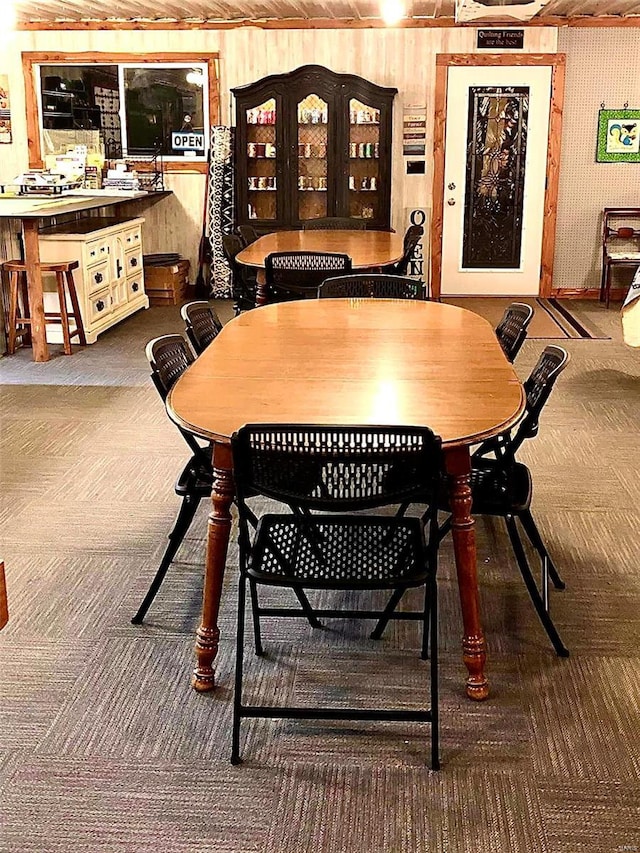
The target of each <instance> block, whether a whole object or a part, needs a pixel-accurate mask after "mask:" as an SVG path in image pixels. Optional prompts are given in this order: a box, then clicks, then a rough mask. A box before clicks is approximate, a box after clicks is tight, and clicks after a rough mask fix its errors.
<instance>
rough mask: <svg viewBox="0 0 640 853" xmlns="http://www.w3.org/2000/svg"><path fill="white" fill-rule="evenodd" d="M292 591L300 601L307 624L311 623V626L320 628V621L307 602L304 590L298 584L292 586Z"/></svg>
mask: <svg viewBox="0 0 640 853" xmlns="http://www.w3.org/2000/svg"><path fill="white" fill-rule="evenodd" d="M293 591H294V593H295V596H296V598H297V599H298V601H299V602H300V607H302V609H303V610H304V615H305V616H306V617H307V621H308V623H309V625H311V627H312V628H322V622H321V621H320V620H319V619H318V617H317V616H316V615H315V613H314V612H313V608H312V607H311V604H310V603H309V599H308V598H307V596H306V594H305V591H304V590H303V589H301V588H300V587H298V586H294V587H293Z"/></svg>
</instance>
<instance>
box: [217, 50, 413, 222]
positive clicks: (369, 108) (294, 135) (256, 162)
mask: <svg viewBox="0 0 640 853" xmlns="http://www.w3.org/2000/svg"><path fill="white" fill-rule="evenodd" d="M232 92H233V94H234V95H235V99H236V173H235V174H236V194H235V195H236V223H237V224H238V225H245V224H250V225H253V226H254V227H255V228H256V229H257V230H258V231H265V232H267V231H276V230H278V229H283V228H300V227H301V226H302V224H303V223H304V222H305V221H307V220H309V219H318V218H323V217H327V216H341V217H349V218H354V219H364V220H366V225H367V227H368V228H389V226H390V207H391V131H392V105H393V98H394V95H395V94H396V93H397V89H392V88H385V87H382V86H376V85H375V84H374V83H370V82H368V81H367V80H364V79H362V78H361V77H356V76H355V75H353V74H336V73H335V72H333V71H330V70H329V69H328V68H323V67H322V66H320V65H304V66H302V67H301V68H297V69H296V70H295V71H292V72H290V73H289V74H274V75H271V76H269V77H265V78H264V79H262V80H258V82H256V83H252V84H251V85H248V86H239V87H237V88H235V89H232Z"/></svg>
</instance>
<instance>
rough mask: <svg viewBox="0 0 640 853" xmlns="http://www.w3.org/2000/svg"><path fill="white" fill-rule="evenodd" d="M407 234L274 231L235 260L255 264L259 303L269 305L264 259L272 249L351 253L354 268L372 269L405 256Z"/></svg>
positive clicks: (277, 250) (250, 264)
mask: <svg viewBox="0 0 640 853" xmlns="http://www.w3.org/2000/svg"><path fill="white" fill-rule="evenodd" d="M403 240H404V237H403V236H402V234H396V232H395V231H356V230H354V231H347V230H345V231H341V230H337V229H336V230H329V229H327V230H317V231H315V230H309V231H274V232H273V233H271V234H265V235H264V237H259V238H258V239H257V240H255V241H254V242H253V243H250V244H249V245H248V246H247V247H246V248H244V249H243V250H242V251H241V252H238V255H237V256H236V261H237V262H238V263H239V264H243V265H244V266H248V267H255V269H256V270H257V276H256V285H257V286H256V305H258V306H261V305H266V303H267V286H266V280H265V276H264V267H265V259H266V258H267V256H268V255H271V254H272V253H273V252H336V253H338V254H341V255H349V257H350V258H351V267H352V269H353V270H371V269H380V268H381V267H385V266H388V265H389V264H395V263H397V262H398V261H399V260H400V259H401V258H402V253H403V251H404V246H403Z"/></svg>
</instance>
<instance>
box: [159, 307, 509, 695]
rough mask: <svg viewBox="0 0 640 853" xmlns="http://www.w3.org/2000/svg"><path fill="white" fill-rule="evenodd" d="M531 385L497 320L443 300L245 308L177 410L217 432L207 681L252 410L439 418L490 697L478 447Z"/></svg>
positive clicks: (286, 415) (199, 670)
mask: <svg viewBox="0 0 640 853" xmlns="http://www.w3.org/2000/svg"><path fill="white" fill-rule="evenodd" d="M524 404H525V397H524V391H523V388H522V385H521V383H520V381H519V379H518V377H517V375H516V373H515V371H514V369H513V366H512V365H511V364H509V362H508V361H507V360H506V358H505V356H504V354H503V352H502V349H501V347H500V345H499V343H498V341H497V339H496V336H495V334H494V331H493V328H492V327H491V326H490V325H489V323H488V322H487V321H486V320H484V319H483V318H482V317H479V316H478V315H477V314H473V313H472V312H471V311H467V310H465V309H462V308H456V307H454V306H452V305H443V304H440V303H437V302H422V301H414V300H411V301H406V300H391V299H361V300H357V299H316V300H298V301H293V302H283V303H276V304H273V305H266V306H264V307H262V308H257V309H255V310H254V311H248V312H246V313H244V314H241V315H240V316H238V317H236V318H235V319H233V320H231V321H230V322H229V323H227V325H226V326H225V327H224V329H223V330H222V331H221V332H220V334H219V335H218V337H217V338H216V339H215V341H214V342H213V343H212V344H211V345H210V346H209V347H208V348H207V349H206V350H205V351H204V353H203V354H202V355H201V356H200V357H199V358H198V359H197V360H196V362H195V363H194V364H193V365H192V366H191V367H189V368H188V370H187V371H186V372H185V373H184V374H183V375H182V376H181V377H180V379H179V380H178V381H177V383H176V384H175V386H174V387H173V389H172V391H171V393H170V395H169V398H168V401H167V405H168V411H169V414H170V415H171V417H172V418H173V419H174V420H175V421H176V423H178V424H179V425H180V426H182V427H185V428H186V429H188V430H190V431H191V432H194V433H196V434H197V435H199V436H202V437H203V438H207V439H210V440H212V442H213V465H214V485H213V490H212V494H211V499H212V511H211V515H210V516H209V525H208V534H207V556H206V568H205V583H204V591H203V608H202V623H201V625H200V627H199V629H198V633H197V642H196V653H197V659H198V662H197V666H196V669H195V671H194V682H193V684H194V687H195V688H196V689H198V690H210V689H212V688H213V686H214V670H213V661H214V658H215V656H216V654H217V650H218V639H219V630H218V625H217V620H218V610H219V606H220V597H221V593H222V581H223V577H224V568H225V561H226V554H227V545H228V541H229V533H230V530H231V514H230V506H231V502H232V500H233V495H234V486H233V471H232V458H231V449H230V442H229V440H230V436H231V435H232V433H233V432H234V431H235V430H237V429H238V428H239V427H241V426H242V425H243V424H246V423H301V424H371V425H377V424H391V425H399V426H416V425H417V426H429V427H431V429H433V430H434V431H435V432H436V433H437V434H438V435H440V436H441V438H442V442H443V447H444V450H445V460H446V466H447V472H448V474H449V497H450V503H451V507H452V514H453V527H452V533H453V544H454V553H455V561H456V570H457V577H458V587H459V591H460V601H461V607H462V618H463V626H464V637H463V641H462V646H463V660H464V663H465V665H466V667H467V670H468V678H467V693H468V695H469V696H470V697H471V698H474V699H484V698H486V696H487V695H488V682H487V679H486V678H485V675H484V664H485V657H486V650H485V640H484V635H483V632H482V626H481V621H480V606H479V601H478V585H477V573H476V546H475V533H474V522H473V518H472V516H471V489H470V485H469V475H470V470H471V462H470V453H469V448H470V446H471V445H473V444H477V443H478V442H479V441H481V440H483V439H485V438H489V437H491V436H494V435H498V434H499V433H501V432H503V431H504V430H505V429H507V428H508V427H510V426H512V425H513V424H514V423H516V422H517V420H518V419H519V418H520V416H521V415H522V412H523V411H524Z"/></svg>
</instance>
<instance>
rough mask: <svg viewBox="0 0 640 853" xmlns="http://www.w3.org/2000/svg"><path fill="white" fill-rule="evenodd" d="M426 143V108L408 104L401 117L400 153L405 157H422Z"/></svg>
mask: <svg viewBox="0 0 640 853" xmlns="http://www.w3.org/2000/svg"><path fill="white" fill-rule="evenodd" d="M426 144H427V108H426V107H425V106H420V107H416V106H413V107H412V106H408V107H405V108H404V113H403V119H402V153H403V155H404V156H405V157H424V156H425V150H426Z"/></svg>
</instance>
